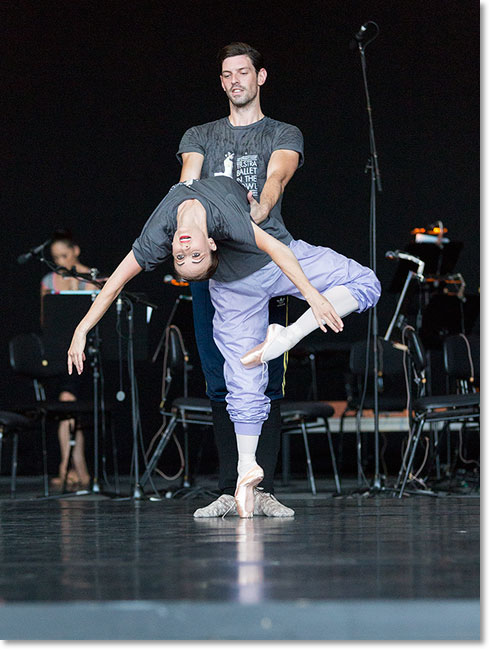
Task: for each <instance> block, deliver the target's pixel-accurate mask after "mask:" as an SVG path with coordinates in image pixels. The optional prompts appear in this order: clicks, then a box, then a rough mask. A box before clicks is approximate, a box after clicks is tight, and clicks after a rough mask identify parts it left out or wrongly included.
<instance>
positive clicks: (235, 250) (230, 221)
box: [133, 176, 292, 282]
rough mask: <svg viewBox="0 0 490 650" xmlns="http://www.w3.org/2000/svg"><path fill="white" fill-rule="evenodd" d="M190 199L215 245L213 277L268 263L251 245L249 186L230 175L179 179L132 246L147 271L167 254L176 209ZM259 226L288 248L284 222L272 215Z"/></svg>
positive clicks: (228, 277) (228, 278)
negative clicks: (216, 256) (216, 261)
mask: <svg viewBox="0 0 490 650" xmlns="http://www.w3.org/2000/svg"><path fill="white" fill-rule="evenodd" d="M189 199H197V200H198V201H199V202H200V203H201V204H202V205H203V206H204V209H205V210H206V222H207V228H208V235H209V237H212V238H213V239H214V240H215V241H216V242H217V245H218V253H219V264H218V268H217V270H216V272H215V274H214V275H213V279H215V280H218V281H220V282H233V281H234V280H239V279H241V278H244V277H246V276H247V275H250V274H251V273H254V272H255V271H257V270H258V269H261V268H262V267H263V266H265V265H266V264H268V263H269V262H270V260H271V258H270V257H269V255H267V253H264V252H263V251H261V250H260V249H259V248H258V247H257V244H256V243H255V236H254V233H253V228H252V221H251V218H250V206H249V203H248V200H247V190H246V189H245V188H244V187H243V186H242V185H240V184H239V183H236V182H235V181H234V180H233V179H231V178H229V177H228V176H215V177H212V178H206V179H202V180H194V181H186V182H184V183H177V184H176V185H174V186H173V187H172V188H171V189H170V191H169V193H168V194H167V196H165V198H164V199H163V201H161V203H160V204H159V205H158V206H157V208H156V209H155V211H154V212H153V214H152V215H151V217H150V218H149V219H148V221H147V222H146V224H145V226H144V227H143V230H142V231H141V234H140V236H139V237H138V238H137V239H136V240H135V242H134V244H133V253H134V256H135V258H136V261H137V262H138V264H139V265H140V266H141V267H142V268H143V269H145V271H151V270H153V269H154V268H155V267H156V266H157V265H158V264H160V263H161V262H163V261H164V260H166V259H167V258H168V257H170V256H171V254H172V239H173V236H174V234H175V231H176V229H177V209H178V207H179V205H180V204H181V203H182V202H183V201H187V200H189ZM261 228H262V229H263V230H265V231H266V232H268V233H269V234H270V235H272V236H273V237H275V238H276V239H279V241H281V242H282V243H283V244H286V246H287V245H288V244H289V243H290V242H291V240H292V237H291V235H290V234H289V232H288V231H287V230H286V227H285V226H284V224H283V223H282V222H281V221H279V220H278V219H275V218H274V217H273V216H272V215H270V216H269V217H268V218H267V219H266V220H265V221H264V222H263V223H262V224H261Z"/></svg>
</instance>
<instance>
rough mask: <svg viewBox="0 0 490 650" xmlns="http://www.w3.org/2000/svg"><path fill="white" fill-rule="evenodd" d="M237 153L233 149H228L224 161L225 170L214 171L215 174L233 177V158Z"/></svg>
mask: <svg viewBox="0 0 490 650" xmlns="http://www.w3.org/2000/svg"><path fill="white" fill-rule="evenodd" d="M234 157H235V154H234V153H233V152H232V151H228V153H227V154H226V156H225V159H224V161H223V168H224V170H225V171H224V172H214V175H215V176H228V177H229V178H233V158H234Z"/></svg>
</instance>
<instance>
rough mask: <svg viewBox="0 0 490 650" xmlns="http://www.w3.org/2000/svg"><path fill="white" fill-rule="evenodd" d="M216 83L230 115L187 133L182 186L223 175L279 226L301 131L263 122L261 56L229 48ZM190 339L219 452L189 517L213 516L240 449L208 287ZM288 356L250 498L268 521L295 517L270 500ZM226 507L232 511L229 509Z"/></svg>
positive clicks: (279, 307) (198, 298)
mask: <svg viewBox="0 0 490 650" xmlns="http://www.w3.org/2000/svg"><path fill="white" fill-rule="evenodd" d="M218 63H219V66H220V79H221V85H222V88H223V90H224V91H225V93H226V95H227V97H228V100H229V109H230V114H229V116H228V117H225V118H222V119H219V120H216V121H215V122H209V123H207V124H202V125H200V126H194V127H192V128H190V129H188V130H187V131H186V132H185V134H184V136H183V137H182V140H181V142H180V146H179V150H178V154H177V157H178V158H179V160H180V161H181V162H182V172H181V175H180V181H188V180H191V179H199V178H209V177H213V176H221V175H226V176H229V177H230V178H234V179H235V180H236V181H238V182H239V183H241V184H242V185H243V186H244V187H246V188H247V189H248V190H249V195H248V196H249V201H250V212H251V216H252V218H253V219H254V221H255V223H257V224H260V223H261V222H262V221H264V220H265V219H266V218H267V217H268V216H269V213H271V214H272V215H274V217H275V218H277V219H279V220H280V221H281V222H282V216H281V202H282V193H283V191H284V188H285V187H286V185H287V183H288V182H289V180H290V179H291V177H292V176H293V174H294V172H295V171H296V169H297V168H298V167H300V166H301V165H302V164H303V136H302V134H301V132H300V130H299V129H298V128H296V127H295V126H292V125H290V124H285V123H284V122H278V121H277V120H273V119H271V118H270V117H265V116H264V113H263V112H262V109H261V105H260V90H261V87H262V86H263V84H264V83H265V81H266V78H267V71H266V70H265V68H264V65H263V59H262V55H261V54H260V53H259V52H257V50H255V49H254V48H252V47H251V46H250V45H247V44H246V43H231V44H230V45H227V46H226V47H224V48H223V49H222V50H221V51H220V52H219V54H218ZM191 292H192V299H193V315H194V324H195V336H196V342H197V346H198V350H199V356H200V359H201V365H202V368H203V372H204V375H205V378H206V392H207V394H208V397H209V398H210V400H211V405H212V409H213V425H214V426H213V428H214V436H215V441H216V447H217V450H218V462H219V478H218V488H219V490H220V492H221V495H220V497H219V498H218V499H216V500H215V501H213V502H212V503H210V504H209V505H207V506H206V507H204V508H199V509H198V510H196V511H195V513H194V517H218V516H220V515H223V514H224V513H225V512H227V511H230V513H231V514H236V510H235V509H234V501H233V494H234V492H235V485H236V479H237V470H236V467H237V448H236V442H235V435H234V431H233V425H232V423H231V421H230V418H229V415H228V413H227V411H226V402H225V397H226V393H227V390H226V383H225V378H224V374H223V364H224V359H223V355H222V354H221V352H220V351H219V350H218V348H217V346H216V344H215V342H214V339H213V326H212V320H213V316H214V307H213V305H212V302H211V298H210V295H209V287H208V283H207V282H203V283H199V284H191ZM269 309H270V320H271V322H274V323H282V324H285V323H286V320H287V318H286V316H287V298H286V299H285V298H284V297H279V298H276V299H274V300H272V301H271V303H270V306H269ZM285 370H286V357H285V356H284V357H283V356H282V355H279V357H278V358H277V359H275V360H274V361H273V362H272V363H270V364H269V385H268V387H267V390H266V394H267V396H268V397H269V398H270V399H271V410H270V412H269V415H268V418H267V420H266V422H265V423H264V426H263V430H262V435H261V437H260V443H259V448H258V451H257V458H258V459H259V462H260V465H261V466H262V467H263V469H264V480H263V481H262V483H261V485H260V487H261V489H260V490H256V493H255V504H256V508H255V514H265V515H267V516H269V517H289V516H293V515H294V511H293V510H292V509H291V508H288V507H286V506H284V505H283V504H282V503H280V502H279V501H278V500H277V499H276V498H275V497H274V496H273V494H274V474H275V469H276V463H277V456H278V452H279V447H280V440H281V414H280V399H281V398H283V397H284V375H285ZM230 508H231V510H230Z"/></svg>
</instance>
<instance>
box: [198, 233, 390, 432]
mask: <svg viewBox="0 0 490 650" xmlns="http://www.w3.org/2000/svg"><path fill="white" fill-rule="evenodd" d="M289 247H290V248H291V250H292V251H293V253H294V254H295V256H296V257H297V259H298V261H299V263H300V264H301V268H302V269H303V271H304V273H305V275H306V277H307V278H308V280H309V281H310V282H311V284H312V285H313V286H314V287H315V289H317V290H318V291H319V292H320V293H325V291H327V290H328V289H331V288H332V287H335V286H338V285H344V286H345V287H347V289H349V291H350V292H351V293H352V295H353V296H354V298H355V299H356V300H357V302H358V304H359V310H358V311H359V312H362V311H365V310H366V309H369V307H373V306H374V305H375V304H376V303H377V302H378V299H379V296H380V293H381V285H380V283H379V280H378V278H377V277H376V275H375V274H374V272H373V271H371V269H369V268H367V267H365V266H362V265H361V264H358V263H357V262H355V261H354V260H351V259H348V258H347V257H345V256H344V255H341V254H340V253H336V252H335V251H333V250H332V249H330V248H324V247H322V246H312V245H311V244H308V243H307V242H304V241H301V240H297V241H294V240H293V241H292V242H291V243H290V245H289ZM209 290H210V294H211V300H212V302H213V305H214V307H215V310H216V311H215V315H214V319H213V332H214V340H215V342H216V345H217V346H218V348H219V350H220V352H221V354H222V355H223V357H224V359H225V365H224V376H225V381H226V387H227V390H228V394H227V396H226V402H227V410H228V413H229V415H230V419H231V420H232V422H233V423H234V425H235V433H237V434H240V435H255V436H257V435H259V434H260V431H261V428H262V423H263V422H264V421H265V420H266V419H267V416H268V414H269V409H270V400H269V398H268V397H267V396H266V395H265V393H264V391H265V389H266V387H267V382H268V373H267V366H266V365H265V364H263V365H262V367H261V366H258V367H256V368H245V367H244V366H243V365H242V364H241V362H240V357H242V356H243V355H244V354H245V353H246V352H248V351H249V350H250V349H251V348H253V347H255V346H256V345H258V344H259V343H261V342H262V341H263V340H264V339H265V336H266V332H267V327H268V325H269V300H270V299H271V298H273V297H275V296H285V295H289V296H295V297H296V298H301V299H302V300H304V298H303V296H302V295H301V293H300V292H299V290H298V289H297V288H296V287H295V285H294V284H293V283H292V282H291V280H289V278H287V276H286V275H285V274H284V273H283V272H282V271H281V269H280V268H279V267H278V266H277V265H276V264H275V263H274V262H272V261H271V262H269V264H267V265H266V266H264V267H263V268H262V269H259V270H258V271H255V273H252V275H249V276H247V277H246V278H242V279H241V280H235V281H234V282H217V281H215V280H213V279H211V280H210V281H209Z"/></svg>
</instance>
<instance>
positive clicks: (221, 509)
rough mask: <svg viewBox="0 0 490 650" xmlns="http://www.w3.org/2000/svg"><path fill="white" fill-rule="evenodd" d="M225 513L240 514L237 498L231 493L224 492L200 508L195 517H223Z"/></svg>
mask: <svg viewBox="0 0 490 650" xmlns="http://www.w3.org/2000/svg"><path fill="white" fill-rule="evenodd" d="M225 514H226V515H227V516H228V515H236V516H238V512H237V509H236V505H235V499H234V498H233V497H232V496H231V494H222V495H221V496H220V497H218V498H217V499H216V501H213V502H212V503H210V504H209V505H207V506H204V508H198V509H197V510H196V511H195V513H194V517H196V518H198V517H222V516H223V515H225Z"/></svg>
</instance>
